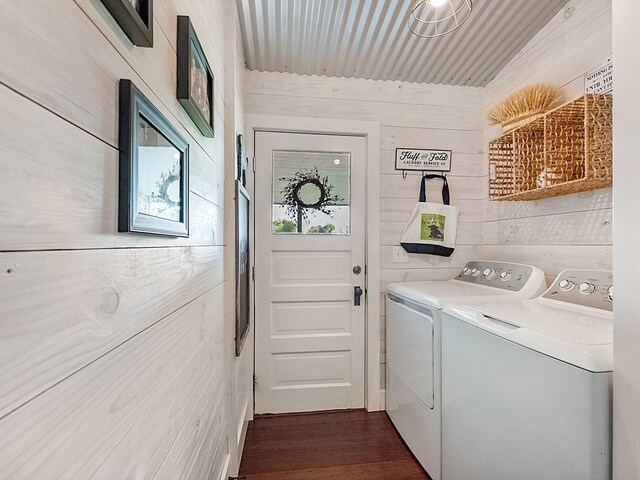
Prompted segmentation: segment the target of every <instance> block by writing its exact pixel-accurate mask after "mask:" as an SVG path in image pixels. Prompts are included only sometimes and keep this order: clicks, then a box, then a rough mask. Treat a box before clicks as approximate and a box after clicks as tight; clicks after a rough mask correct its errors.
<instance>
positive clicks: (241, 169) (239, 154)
mask: <svg viewBox="0 0 640 480" xmlns="http://www.w3.org/2000/svg"><path fill="white" fill-rule="evenodd" d="M236 161H237V165H236V169H237V178H238V180H240V182H242V186H243V187H246V186H247V166H248V164H249V160H248V158H247V157H246V156H245V153H244V137H243V135H242V134H241V133H239V134H238V135H237V136H236Z"/></svg>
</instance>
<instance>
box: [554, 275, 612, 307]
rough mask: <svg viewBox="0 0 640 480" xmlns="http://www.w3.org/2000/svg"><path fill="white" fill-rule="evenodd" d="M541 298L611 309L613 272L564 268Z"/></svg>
mask: <svg viewBox="0 0 640 480" xmlns="http://www.w3.org/2000/svg"><path fill="white" fill-rule="evenodd" d="M542 296H543V298H549V299H553V300H558V301H561V302H568V303H573V304H576V305H583V306H585V307H592V308H600V309H602V310H609V311H611V310H613V273H612V272H611V271H607V270H565V271H563V272H561V273H560V275H558V277H557V278H556V279H555V280H554V281H553V285H551V286H550V287H549V289H548V290H547V291H546V292H545V293H544V295H542Z"/></svg>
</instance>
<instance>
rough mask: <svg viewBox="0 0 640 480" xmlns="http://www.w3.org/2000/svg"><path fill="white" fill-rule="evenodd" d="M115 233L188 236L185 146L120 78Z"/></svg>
mask: <svg viewBox="0 0 640 480" xmlns="http://www.w3.org/2000/svg"><path fill="white" fill-rule="evenodd" d="M119 122H120V125H119V132H120V134H119V148H120V173H119V205H118V231H120V232H134V233H149V234H157V235H171V236H176V237H188V236H189V144H188V143H187V141H186V140H185V139H184V138H183V137H182V135H180V133H179V132H178V130H176V129H175V128H174V127H173V125H171V123H169V121H168V120H167V119H166V117H165V116H164V115H162V113H160V111H158V109H157V108H156V107H155V106H153V104H152V103H151V102H150V101H149V99H147V98H146V97H145V96H144V95H143V94H142V93H141V92H140V91H139V90H138V89H137V88H136V87H135V85H134V84H133V83H132V82H131V81H130V80H120V117H119Z"/></svg>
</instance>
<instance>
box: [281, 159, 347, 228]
mask: <svg viewBox="0 0 640 480" xmlns="http://www.w3.org/2000/svg"><path fill="white" fill-rule="evenodd" d="M280 180H281V181H285V182H287V184H286V185H285V186H284V188H283V189H282V191H281V192H280V193H282V197H283V198H284V205H285V207H286V209H287V216H289V217H290V218H292V219H293V220H296V219H297V218H298V213H300V215H301V216H302V218H303V219H304V220H305V221H308V214H307V210H308V209H313V210H319V211H320V212H322V213H324V214H326V215H329V216H330V217H331V218H333V215H332V212H331V210H330V208H329V207H331V206H333V205H336V204H337V203H338V202H341V201H343V199H342V198H341V197H339V196H338V195H334V194H333V185H331V184H330V183H329V177H326V176H324V177H321V176H320V172H319V171H318V167H313V169H312V170H309V171H300V172H296V174H295V175H294V176H293V177H289V178H287V177H282V178H280ZM305 185H315V186H316V187H317V188H318V191H319V195H318V200H317V201H316V202H314V203H307V202H305V201H304V200H303V199H302V198H301V197H300V193H301V190H302V188H303V187H304V186H305Z"/></svg>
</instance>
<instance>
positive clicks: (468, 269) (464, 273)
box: [462, 267, 471, 275]
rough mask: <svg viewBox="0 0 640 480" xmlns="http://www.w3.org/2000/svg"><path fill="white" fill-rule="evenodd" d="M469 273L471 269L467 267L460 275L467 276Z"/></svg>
mask: <svg viewBox="0 0 640 480" xmlns="http://www.w3.org/2000/svg"><path fill="white" fill-rule="evenodd" d="M470 273H471V269H470V268H469V267H464V268H463V269H462V274H463V275H469V274H470Z"/></svg>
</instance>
